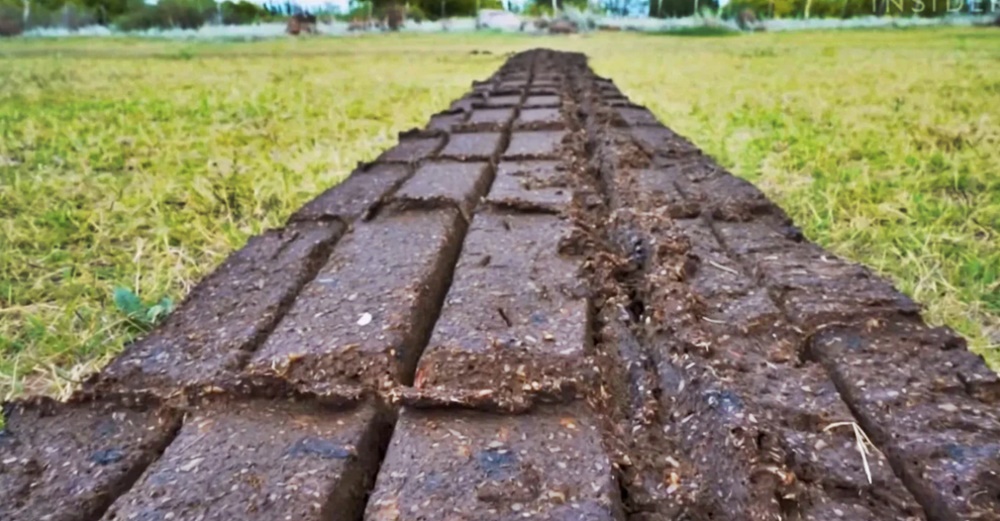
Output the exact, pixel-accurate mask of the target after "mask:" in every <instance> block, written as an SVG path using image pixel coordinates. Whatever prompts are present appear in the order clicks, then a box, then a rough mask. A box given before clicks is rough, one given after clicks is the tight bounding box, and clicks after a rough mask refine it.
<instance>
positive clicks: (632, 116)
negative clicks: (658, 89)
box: [602, 89, 665, 128]
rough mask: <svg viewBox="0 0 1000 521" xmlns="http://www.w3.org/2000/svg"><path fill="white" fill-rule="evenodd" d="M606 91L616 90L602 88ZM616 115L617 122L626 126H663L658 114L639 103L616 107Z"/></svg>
mask: <svg viewBox="0 0 1000 521" xmlns="http://www.w3.org/2000/svg"><path fill="white" fill-rule="evenodd" d="M602 91H604V92H614V91H610V90H606V89H602ZM614 114H615V115H616V118H615V124H617V125H619V126H625V127H641V126H647V127H661V128H665V127H663V126H662V125H660V120H658V119H656V116H654V115H653V113H652V112H650V111H649V109H647V108H646V107H642V106H639V105H629V106H627V107H616V108H615V110H614Z"/></svg>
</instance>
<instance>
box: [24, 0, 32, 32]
mask: <svg viewBox="0 0 1000 521" xmlns="http://www.w3.org/2000/svg"><path fill="white" fill-rule="evenodd" d="M23 1H24V20H22V21H23V22H24V28H25V29H27V28H28V17H30V16H31V0H23Z"/></svg>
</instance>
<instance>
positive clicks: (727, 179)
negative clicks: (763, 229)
mask: <svg viewBox="0 0 1000 521" xmlns="http://www.w3.org/2000/svg"><path fill="white" fill-rule="evenodd" d="M658 163H659V165H658V170H659V171H661V172H662V173H663V174H665V175H666V176H668V177H670V178H671V179H672V180H673V181H674V183H676V185H677V188H678V189H679V191H680V193H681V194H683V195H684V197H685V198H687V199H689V200H690V201H692V202H697V203H698V204H699V205H700V206H702V207H703V212H704V213H705V214H706V215H708V216H711V217H712V218H713V219H715V220H718V221H749V220H752V219H756V218H758V217H760V216H770V217H771V218H772V219H773V220H775V221H789V219H788V216H787V215H786V214H785V212H784V211H783V210H781V208H779V207H778V206H777V205H775V204H774V203H773V202H771V200H769V199H768V198H767V196H765V195H764V193H763V192H761V191H760V190H758V189H757V188H756V187H755V186H753V184H751V183H750V182H748V181H746V180H744V179H740V178H738V177H736V176H734V175H731V174H729V173H728V172H726V171H725V170H723V169H722V168H721V167H719V166H718V165H717V164H716V163H715V162H714V161H712V159H711V158H709V157H707V156H702V155H700V154H698V155H692V156H685V157H682V158H677V159H667V160H663V161H659V162H658ZM789 222H790V221H789Z"/></svg>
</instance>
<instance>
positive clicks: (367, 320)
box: [358, 313, 372, 326]
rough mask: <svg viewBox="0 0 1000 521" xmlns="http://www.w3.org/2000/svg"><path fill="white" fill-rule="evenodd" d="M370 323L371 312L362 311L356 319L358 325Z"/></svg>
mask: <svg viewBox="0 0 1000 521" xmlns="http://www.w3.org/2000/svg"><path fill="white" fill-rule="evenodd" d="M371 323H372V314H371V313H362V314H361V318H359V319H358V325H359V326H367V325H368V324H371Z"/></svg>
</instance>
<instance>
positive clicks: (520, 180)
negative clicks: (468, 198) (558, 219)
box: [487, 161, 573, 212]
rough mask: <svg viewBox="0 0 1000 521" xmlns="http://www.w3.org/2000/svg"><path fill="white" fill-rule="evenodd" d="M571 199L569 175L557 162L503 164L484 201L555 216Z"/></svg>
mask: <svg viewBox="0 0 1000 521" xmlns="http://www.w3.org/2000/svg"><path fill="white" fill-rule="evenodd" d="M572 198H573V191H572V188H571V187H570V175H569V173H568V172H567V171H566V170H565V168H564V167H563V166H562V163H561V162H560V161H503V162H501V163H500V166H498V167H497V175H496V179H494V181H493V187H492V188H491V189H490V194H489V197H488V198H487V200H488V201H489V202H490V203H492V204H494V205H496V206H501V207H508V208H518V209H523V210H528V211H549V212H559V211H562V210H564V209H566V208H568V207H569V204H570V202H571V201H572Z"/></svg>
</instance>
